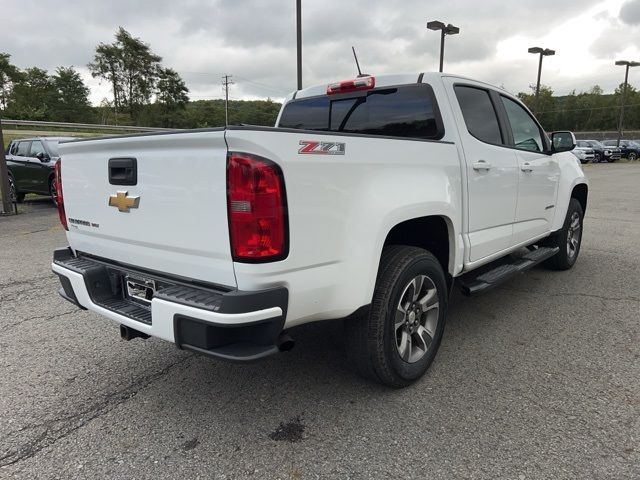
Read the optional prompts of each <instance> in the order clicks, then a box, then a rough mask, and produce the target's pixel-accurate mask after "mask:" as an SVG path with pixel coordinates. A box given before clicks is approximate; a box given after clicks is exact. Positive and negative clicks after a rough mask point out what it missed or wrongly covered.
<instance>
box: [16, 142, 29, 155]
mask: <svg viewBox="0 0 640 480" xmlns="http://www.w3.org/2000/svg"><path fill="white" fill-rule="evenodd" d="M30 145H31V142H19V143H18V148H17V149H16V153H15V155H16V156H18V157H28V156H29V146H30Z"/></svg>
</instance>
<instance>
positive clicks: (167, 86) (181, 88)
mask: <svg viewBox="0 0 640 480" xmlns="http://www.w3.org/2000/svg"><path fill="white" fill-rule="evenodd" d="M188 92H189V89H188V88H187V86H186V85H185V83H184V81H183V80H182V78H180V75H178V72H176V71H175V70H172V69H171V68H163V69H160V76H159V80H158V91H157V94H156V103H157V104H158V106H159V109H160V112H161V113H160V115H161V118H162V126H163V127H176V126H177V123H179V122H180V121H181V120H182V116H183V115H182V112H183V111H184V109H185V107H186V105H187V102H188V101H189V96H188V95H187V93H188Z"/></svg>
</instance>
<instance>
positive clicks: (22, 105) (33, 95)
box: [7, 67, 56, 120]
mask: <svg viewBox="0 0 640 480" xmlns="http://www.w3.org/2000/svg"><path fill="white" fill-rule="evenodd" d="M55 99H56V92H55V87H54V85H53V80H52V78H51V77H50V76H49V74H48V73H47V71H46V70H43V69H41V68H38V67H31V68H27V69H26V70H25V71H24V72H23V74H22V78H21V79H20V81H18V82H16V83H15V85H14V86H13V91H12V92H11V96H10V97H9V102H8V105H7V111H8V112H10V113H9V115H10V116H13V117H16V118H28V119H31V120H50V119H51V113H52V109H53V104H54V102H55Z"/></svg>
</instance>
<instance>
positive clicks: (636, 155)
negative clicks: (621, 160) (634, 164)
mask: <svg viewBox="0 0 640 480" xmlns="http://www.w3.org/2000/svg"><path fill="white" fill-rule="evenodd" d="M627 158H628V159H629V160H631V161H633V160H635V159H636V158H638V154H637V153H635V152H629V156H628V157H627Z"/></svg>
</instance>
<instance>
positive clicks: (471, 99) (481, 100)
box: [455, 86, 503, 145]
mask: <svg viewBox="0 0 640 480" xmlns="http://www.w3.org/2000/svg"><path fill="white" fill-rule="evenodd" d="M455 91H456V97H457V98H458V103H459V104H460V109H461V110H462V116H463V117H464V123H465V124H466V125H467V130H469V133H470V134H471V135H473V136H474V137H476V138H477V139H478V140H481V141H483V142H486V143H493V144H497V145H499V144H501V143H502V142H503V139H502V133H501V132H500V125H499V124H498V116H497V115H496V110H495V108H493V102H492V101H491V98H490V97H489V92H488V91H487V90H483V89H481V88H473V87H461V86H458V87H455Z"/></svg>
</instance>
